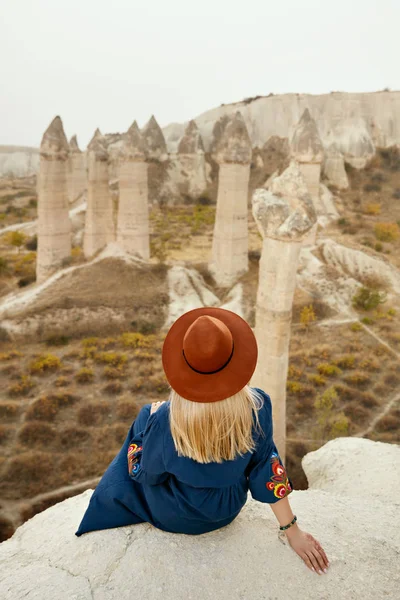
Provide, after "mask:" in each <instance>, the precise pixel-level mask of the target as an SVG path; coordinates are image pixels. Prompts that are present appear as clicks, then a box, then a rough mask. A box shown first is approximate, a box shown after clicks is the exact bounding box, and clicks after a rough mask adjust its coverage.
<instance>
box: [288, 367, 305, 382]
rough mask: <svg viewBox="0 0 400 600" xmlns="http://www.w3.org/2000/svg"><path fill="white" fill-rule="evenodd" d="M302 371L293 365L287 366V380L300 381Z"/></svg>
mask: <svg viewBox="0 0 400 600" xmlns="http://www.w3.org/2000/svg"><path fill="white" fill-rule="evenodd" d="M302 375H303V371H302V370H301V369H299V368H298V367H296V366H295V365H289V369H288V379H301V377H302Z"/></svg>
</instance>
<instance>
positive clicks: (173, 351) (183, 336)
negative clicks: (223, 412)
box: [162, 307, 257, 402]
mask: <svg viewBox="0 0 400 600" xmlns="http://www.w3.org/2000/svg"><path fill="white" fill-rule="evenodd" d="M162 363H163V367H164V371H165V375H166V377H167V379H168V382H169V384H170V386H171V387H172V389H173V390H175V391H176V392H177V393H178V394H179V395H180V396H182V397H183V398H185V399H186V400H191V401H193V402H217V401H218V400H225V398H229V397H230V396H233V395H234V394H236V393H237V392H239V391H240V390H241V389H243V388H244V386H245V385H247V384H248V383H249V381H250V379H251V376H252V375H253V373H254V369H255V368H256V363H257V342H256V338H255V336H254V333H253V332H252V330H251V328H250V326H249V325H248V324H247V323H246V321H245V320H244V319H242V318H241V317H239V315H237V314H236V313H233V312H231V311H230V310H225V309H224V308H212V307H204V308H196V309H194V310H190V311H189V312H187V313H185V314H184V315H182V316H181V317H179V319H177V320H176V321H175V323H174V324H173V325H172V326H171V329H170V330H169V331H168V333H167V336H166V338H165V340H164V345H163V350H162Z"/></svg>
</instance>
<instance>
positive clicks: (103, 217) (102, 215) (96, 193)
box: [83, 129, 115, 258]
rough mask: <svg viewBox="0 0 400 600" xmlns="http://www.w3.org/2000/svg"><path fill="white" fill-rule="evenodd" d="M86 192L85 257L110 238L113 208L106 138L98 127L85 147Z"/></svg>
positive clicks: (112, 229)
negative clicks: (86, 162) (86, 158)
mask: <svg viewBox="0 0 400 600" xmlns="http://www.w3.org/2000/svg"><path fill="white" fill-rule="evenodd" d="M87 156H88V193H87V209H86V220H85V233H84V239H83V250H84V254H85V256H86V257H87V258H89V257H90V256H93V254H95V253H96V252H97V251H98V250H101V248H103V247H104V246H105V245H106V244H107V243H108V242H111V241H113V239H114V237H115V235H114V228H113V208H112V198H111V193H110V189H109V185H108V182H109V173H108V152H107V142H106V139H105V137H104V136H103V135H101V133H100V131H99V130H98V129H97V130H96V132H95V134H94V136H93V138H92V139H91V141H90V143H89V145H88V148H87Z"/></svg>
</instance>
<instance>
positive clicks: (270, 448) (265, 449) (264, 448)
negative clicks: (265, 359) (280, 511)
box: [248, 390, 293, 504]
mask: <svg viewBox="0 0 400 600" xmlns="http://www.w3.org/2000/svg"><path fill="white" fill-rule="evenodd" d="M258 391H261V390H258ZM262 396H263V400H264V405H263V407H262V408H261V409H260V415H259V418H260V425H261V428H262V433H260V434H259V435H258V439H257V447H256V450H255V451H254V453H253V456H252V458H251V460H250V463H249V469H250V471H249V472H248V482H249V490H250V493H251V495H252V497H253V498H254V499H255V500H258V501H259V502H265V503H267V504H273V503H274V502H277V501H278V500H281V499H282V498H285V497H286V496H288V495H289V494H290V493H291V492H292V491H293V483H292V481H291V479H290V478H289V477H288V475H287V473H286V469H285V466H284V465H283V463H282V460H281V458H280V456H279V453H278V450H277V447H276V446H275V443H274V440H273V424H272V404H271V399H270V397H269V396H268V394H266V393H265V392H262Z"/></svg>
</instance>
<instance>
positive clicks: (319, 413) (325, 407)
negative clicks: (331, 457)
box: [314, 387, 338, 438]
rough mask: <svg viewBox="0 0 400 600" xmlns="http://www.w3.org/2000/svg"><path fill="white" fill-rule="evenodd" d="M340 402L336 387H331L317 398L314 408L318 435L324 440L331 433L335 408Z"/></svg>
mask: <svg viewBox="0 0 400 600" xmlns="http://www.w3.org/2000/svg"><path fill="white" fill-rule="evenodd" d="M337 400H338V395H337V392H336V390H335V388H334V387H330V388H328V389H327V390H325V392H324V393H323V394H321V395H320V396H318V397H317V399H316V400H315V402H314V408H315V411H316V417H317V423H318V426H317V435H318V436H319V437H320V438H324V437H325V436H326V435H327V433H328V432H329V431H330V428H331V425H332V418H333V410H334V406H335V404H336V402H337Z"/></svg>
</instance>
